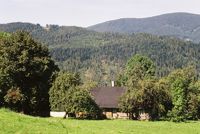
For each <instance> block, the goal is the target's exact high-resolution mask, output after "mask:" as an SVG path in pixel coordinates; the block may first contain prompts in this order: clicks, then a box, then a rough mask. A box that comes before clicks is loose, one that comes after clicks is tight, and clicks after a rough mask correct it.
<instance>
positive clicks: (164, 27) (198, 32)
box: [88, 13, 200, 43]
mask: <svg viewBox="0 0 200 134" xmlns="http://www.w3.org/2000/svg"><path fill="white" fill-rule="evenodd" d="M88 29H90V30H95V31H98V32H119V33H150V34H156V35H170V36H175V37H179V38H181V39H185V40H192V41H194V42H197V43H198V42H199V41H200V38H199V37H200V15H196V14H189V13H170V14H164V15H159V16H154V17H149V18H122V19H118V20H112V21H107V22H104V23H100V24H97V25H94V26H90V27H88Z"/></svg>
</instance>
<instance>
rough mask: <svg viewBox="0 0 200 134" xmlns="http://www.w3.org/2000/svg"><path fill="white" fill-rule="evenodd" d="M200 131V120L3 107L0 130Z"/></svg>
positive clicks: (42, 133)
mask: <svg viewBox="0 0 200 134" xmlns="http://www.w3.org/2000/svg"><path fill="white" fill-rule="evenodd" d="M4 133H5V134H7V133H8V134H9V133H10V134H35V133H36V134H62V133H63V134H200V122H189V123H172V122H164V121H162V122H159V121H157V122H147V121H130V120H100V121H96V120H72V119H65V120H64V119H58V118H38V117H31V116H25V115H21V114H17V113H14V112H11V111H9V110H7V109H0V134H4Z"/></svg>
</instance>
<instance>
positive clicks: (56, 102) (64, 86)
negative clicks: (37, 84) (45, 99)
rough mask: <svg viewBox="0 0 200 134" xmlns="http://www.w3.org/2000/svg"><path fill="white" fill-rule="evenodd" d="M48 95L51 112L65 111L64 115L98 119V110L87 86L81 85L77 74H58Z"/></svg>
mask: <svg viewBox="0 0 200 134" xmlns="http://www.w3.org/2000/svg"><path fill="white" fill-rule="evenodd" d="M49 95H50V104H51V110H53V111H65V112H66V115H75V114H77V113H82V114H83V116H84V117H87V118H89V117H90V118H99V115H100V109H99V108H98V106H97V104H96V103H95V101H94V100H93V99H92V97H91V95H90V93H89V91H88V86H85V85H82V84H81V81H80V76H79V75H77V73H74V74H73V73H69V72H60V73H58V75H57V77H56V79H55V81H54V82H53V85H52V87H51V89H50V92H49Z"/></svg>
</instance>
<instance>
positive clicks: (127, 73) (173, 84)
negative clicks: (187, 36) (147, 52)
mask: <svg viewBox="0 0 200 134" xmlns="http://www.w3.org/2000/svg"><path fill="white" fill-rule="evenodd" d="M155 70H156V66H155V65H154V63H153V61H152V60H150V59H149V58H147V57H144V56H141V55H135V56H134V57H132V58H131V59H130V60H129V61H128V62H127V64H126V67H125V69H124V72H123V73H122V74H121V75H120V77H119V79H118V81H117V83H118V85H120V86H125V88H126V93H125V94H124V95H123V96H122V97H121V99H120V103H119V107H120V109H121V110H122V111H123V112H126V113H129V118H130V119H140V113H146V114H148V115H149V119H151V120H159V119H163V120H172V121H175V122H180V121H186V120H198V119H199V118H200V114H199V113H200V81H199V78H198V75H197V70H196V69H195V68H194V67H192V66H190V67H187V68H183V69H177V70H175V71H173V72H171V73H170V74H169V75H168V76H166V77H163V78H160V79H159V78H157V77H156V76H155Z"/></svg>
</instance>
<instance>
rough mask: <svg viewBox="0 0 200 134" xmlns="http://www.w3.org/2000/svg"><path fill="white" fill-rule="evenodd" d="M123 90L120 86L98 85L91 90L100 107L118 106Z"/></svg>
mask: <svg viewBox="0 0 200 134" xmlns="http://www.w3.org/2000/svg"><path fill="white" fill-rule="evenodd" d="M124 92H125V89H124V88H122V87H98V88H94V89H92V90H91V94H92V96H93V97H94V100H95V102H96V103H97V105H99V107H100V108H118V102H119V98H120V97H121V95H122V94H123V93H124Z"/></svg>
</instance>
